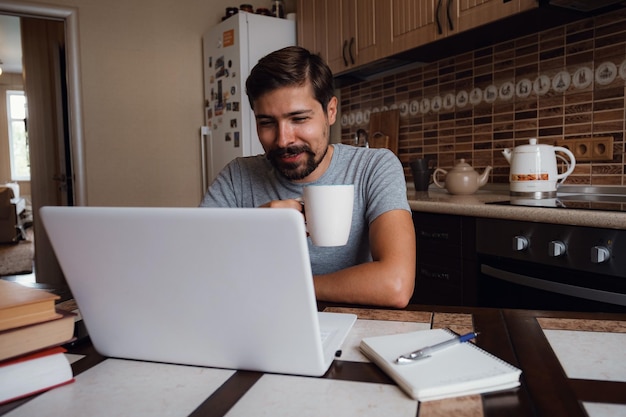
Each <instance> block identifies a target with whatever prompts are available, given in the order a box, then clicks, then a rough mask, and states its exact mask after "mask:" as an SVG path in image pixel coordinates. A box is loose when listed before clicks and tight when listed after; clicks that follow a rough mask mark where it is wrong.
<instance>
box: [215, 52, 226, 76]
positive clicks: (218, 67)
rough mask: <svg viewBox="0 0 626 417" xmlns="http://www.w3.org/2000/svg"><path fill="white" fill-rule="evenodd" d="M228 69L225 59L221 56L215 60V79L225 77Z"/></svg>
mask: <svg viewBox="0 0 626 417" xmlns="http://www.w3.org/2000/svg"><path fill="white" fill-rule="evenodd" d="M225 71H226V68H225V67H224V57H223V56H221V57H219V58H217V59H216V60H215V77H216V78H221V77H223V76H224V72H225Z"/></svg>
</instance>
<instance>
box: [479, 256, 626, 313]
mask: <svg viewBox="0 0 626 417" xmlns="http://www.w3.org/2000/svg"><path fill="white" fill-rule="evenodd" d="M480 271H481V272H482V273H483V274H485V275H488V276H490V277H492V278H495V279H500V280H504V281H508V282H512V283H514V284H518V285H522V286H524V287H532V288H537V289H539V290H544V291H549V292H553V293H558V294H563V295H569V296H572V297H577V298H584V299H587V300H593V301H600V302H603V303H611V304H617V305H621V306H626V294H619V293H612V292H608V291H602V290H596V289H593V288H584V287H579V286H576V285H569V284H562V283H560V282H553V281H546V280H543V279H538V278H533V277H529V276H526V275H520V274H516V273H514V272H509V271H504V270H502V269H498V268H494V267H492V266H489V265H480Z"/></svg>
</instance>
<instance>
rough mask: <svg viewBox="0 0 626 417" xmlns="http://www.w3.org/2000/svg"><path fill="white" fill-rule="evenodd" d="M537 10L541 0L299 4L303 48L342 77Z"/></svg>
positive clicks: (307, 0)
mask: <svg viewBox="0 0 626 417" xmlns="http://www.w3.org/2000/svg"><path fill="white" fill-rule="evenodd" d="M536 7H538V2H537V1H536V0H508V1H507V0H419V1H417V0H391V1H389V0H297V10H298V45H301V46H303V47H305V48H307V49H309V50H310V51H312V52H314V53H319V54H320V55H321V56H322V57H323V58H324V60H325V61H326V62H327V63H328V65H329V66H330V68H331V69H332V71H333V73H334V74H336V75H341V74H342V73H345V72H349V71H350V70H351V69H353V68H356V67H360V66H363V65H365V64H369V63H372V62H374V61H377V60H380V59H383V58H387V57H389V56H391V55H393V54H396V53H400V52H405V51H407V50H410V49H413V48H416V47H419V46H423V45H426V44H429V43H432V42H435V41H437V40H440V39H443V38H446V37H448V36H452V35H455V34H458V33H461V32H463V31H467V30H470V29H474V28H477V27H479V26H482V25H485V24H488V23H490V22H493V21H496V20H499V19H502V18H505V17H508V16H512V15H514V14H517V13H520V12H523V11H526V10H530V9H533V8H536Z"/></svg>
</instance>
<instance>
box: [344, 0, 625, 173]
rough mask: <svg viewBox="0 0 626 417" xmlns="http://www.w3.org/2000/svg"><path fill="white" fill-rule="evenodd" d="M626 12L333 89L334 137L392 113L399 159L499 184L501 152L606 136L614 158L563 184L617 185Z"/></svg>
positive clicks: (505, 169)
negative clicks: (461, 163)
mask: <svg viewBox="0 0 626 417" xmlns="http://www.w3.org/2000/svg"><path fill="white" fill-rule="evenodd" d="M625 90H626V11H617V12H616V11H612V12H610V13H607V14H605V15H600V16H596V17H590V18H587V19H584V20H579V21H576V22H574V23H570V24H567V25H563V26H559V27H556V28H552V29H549V30H545V31H542V32H538V33H535V34H532V35H529V36H524V37H520V38H517V39H514V40H512V41H507V42H503V43H498V44H494V45H492V46H490V47H486V48H482V49H478V50H474V51H471V52H467V53H464V54H460V55H456V56H452V57H449V58H446V59H442V60H439V61H436V62H431V63H427V64H425V65H424V66H422V67H420V68H418V69H413V70H409V71H406V72H402V73H398V74H395V75H390V76H387V77H383V78H380V79H377V80H372V81H363V82H359V83H357V84H353V85H350V86H347V87H343V88H342V89H341V111H342V117H341V120H340V123H341V141H342V142H343V143H349V144H354V137H355V133H356V131H357V130H358V129H360V128H363V129H367V128H368V120H369V116H370V115H371V113H373V112H377V111H382V110H386V109H393V108H398V109H400V136H399V149H398V157H399V158H400V160H401V162H402V164H403V166H404V167H405V175H406V177H407V181H409V182H411V180H412V179H411V172H410V170H409V168H408V163H409V162H410V161H412V160H413V159H416V158H423V157H426V158H433V159H436V160H437V166H438V167H441V168H444V169H446V170H447V169H450V168H452V167H453V166H454V165H455V163H457V162H458V160H459V159H461V158H464V159H465V160H466V161H467V162H468V163H470V164H471V165H472V166H473V167H474V168H476V169H477V170H478V171H480V172H482V170H483V169H484V168H485V167H486V166H488V165H490V166H492V167H493V171H492V173H491V175H490V179H489V182H492V183H508V181H509V179H508V175H509V165H508V163H507V162H506V160H505V159H504V157H503V156H502V150H503V149H504V148H511V147H515V146H518V145H521V144H524V143H528V139H529V138H533V137H535V138H538V140H539V143H545V144H556V142H557V141H563V140H564V141H565V143H568V142H567V141H568V140H570V141H573V140H575V139H581V138H596V137H613V158H612V159H611V160H602V161H592V162H586V161H577V164H576V168H575V170H574V172H573V173H572V175H570V176H569V177H568V178H567V180H566V183H567V184H591V185H626V179H625V175H624V173H625V172H626V170H625V161H624V145H625V144H624V137H625V132H626V131H625V125H624V117H625V113H624V112H625V108H626V105H625V104H626V94H625Z"/></svg>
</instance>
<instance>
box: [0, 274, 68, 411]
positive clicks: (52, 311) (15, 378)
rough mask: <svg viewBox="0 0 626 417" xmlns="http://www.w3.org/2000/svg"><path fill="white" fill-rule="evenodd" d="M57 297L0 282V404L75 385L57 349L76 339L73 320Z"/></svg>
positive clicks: (62, 352)
mask: <svg viewBox="0 0 626 417" xmlns="http://www.w3.org/2000/svg"><path fill="white" fill-rule="evenodd" d="M58 298H59V296H57V295H54V294H52V293H49V292H47V291H44V290H40V289H33V288H29V287H25V286H23V285H21V284H18V283H15V282H10V281H5V280H0V404H4V403H7V402H10V401H14V400H16V399H19V398H23V397H27V396H30V395H34V394H37V393H40V392H43V391H47V390H49V389H52V388H55V387H57V386H60V385H64V384H67V383H70V382H72V381H73V380H74V376H73V373H72V367H71V365H70V363H69V362H68V360H67V358H66V357H65V353H64V352H65V349H63V348H62V347H61V345H63V344H65V343H67V342H69V341H70V340H71V339H72V337H73V334H74V317H75V314H73V313H69V312H65V311H62V310H58V311H57V309H56V308H55V301H56V300H57V299H58Z"/></svg>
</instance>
